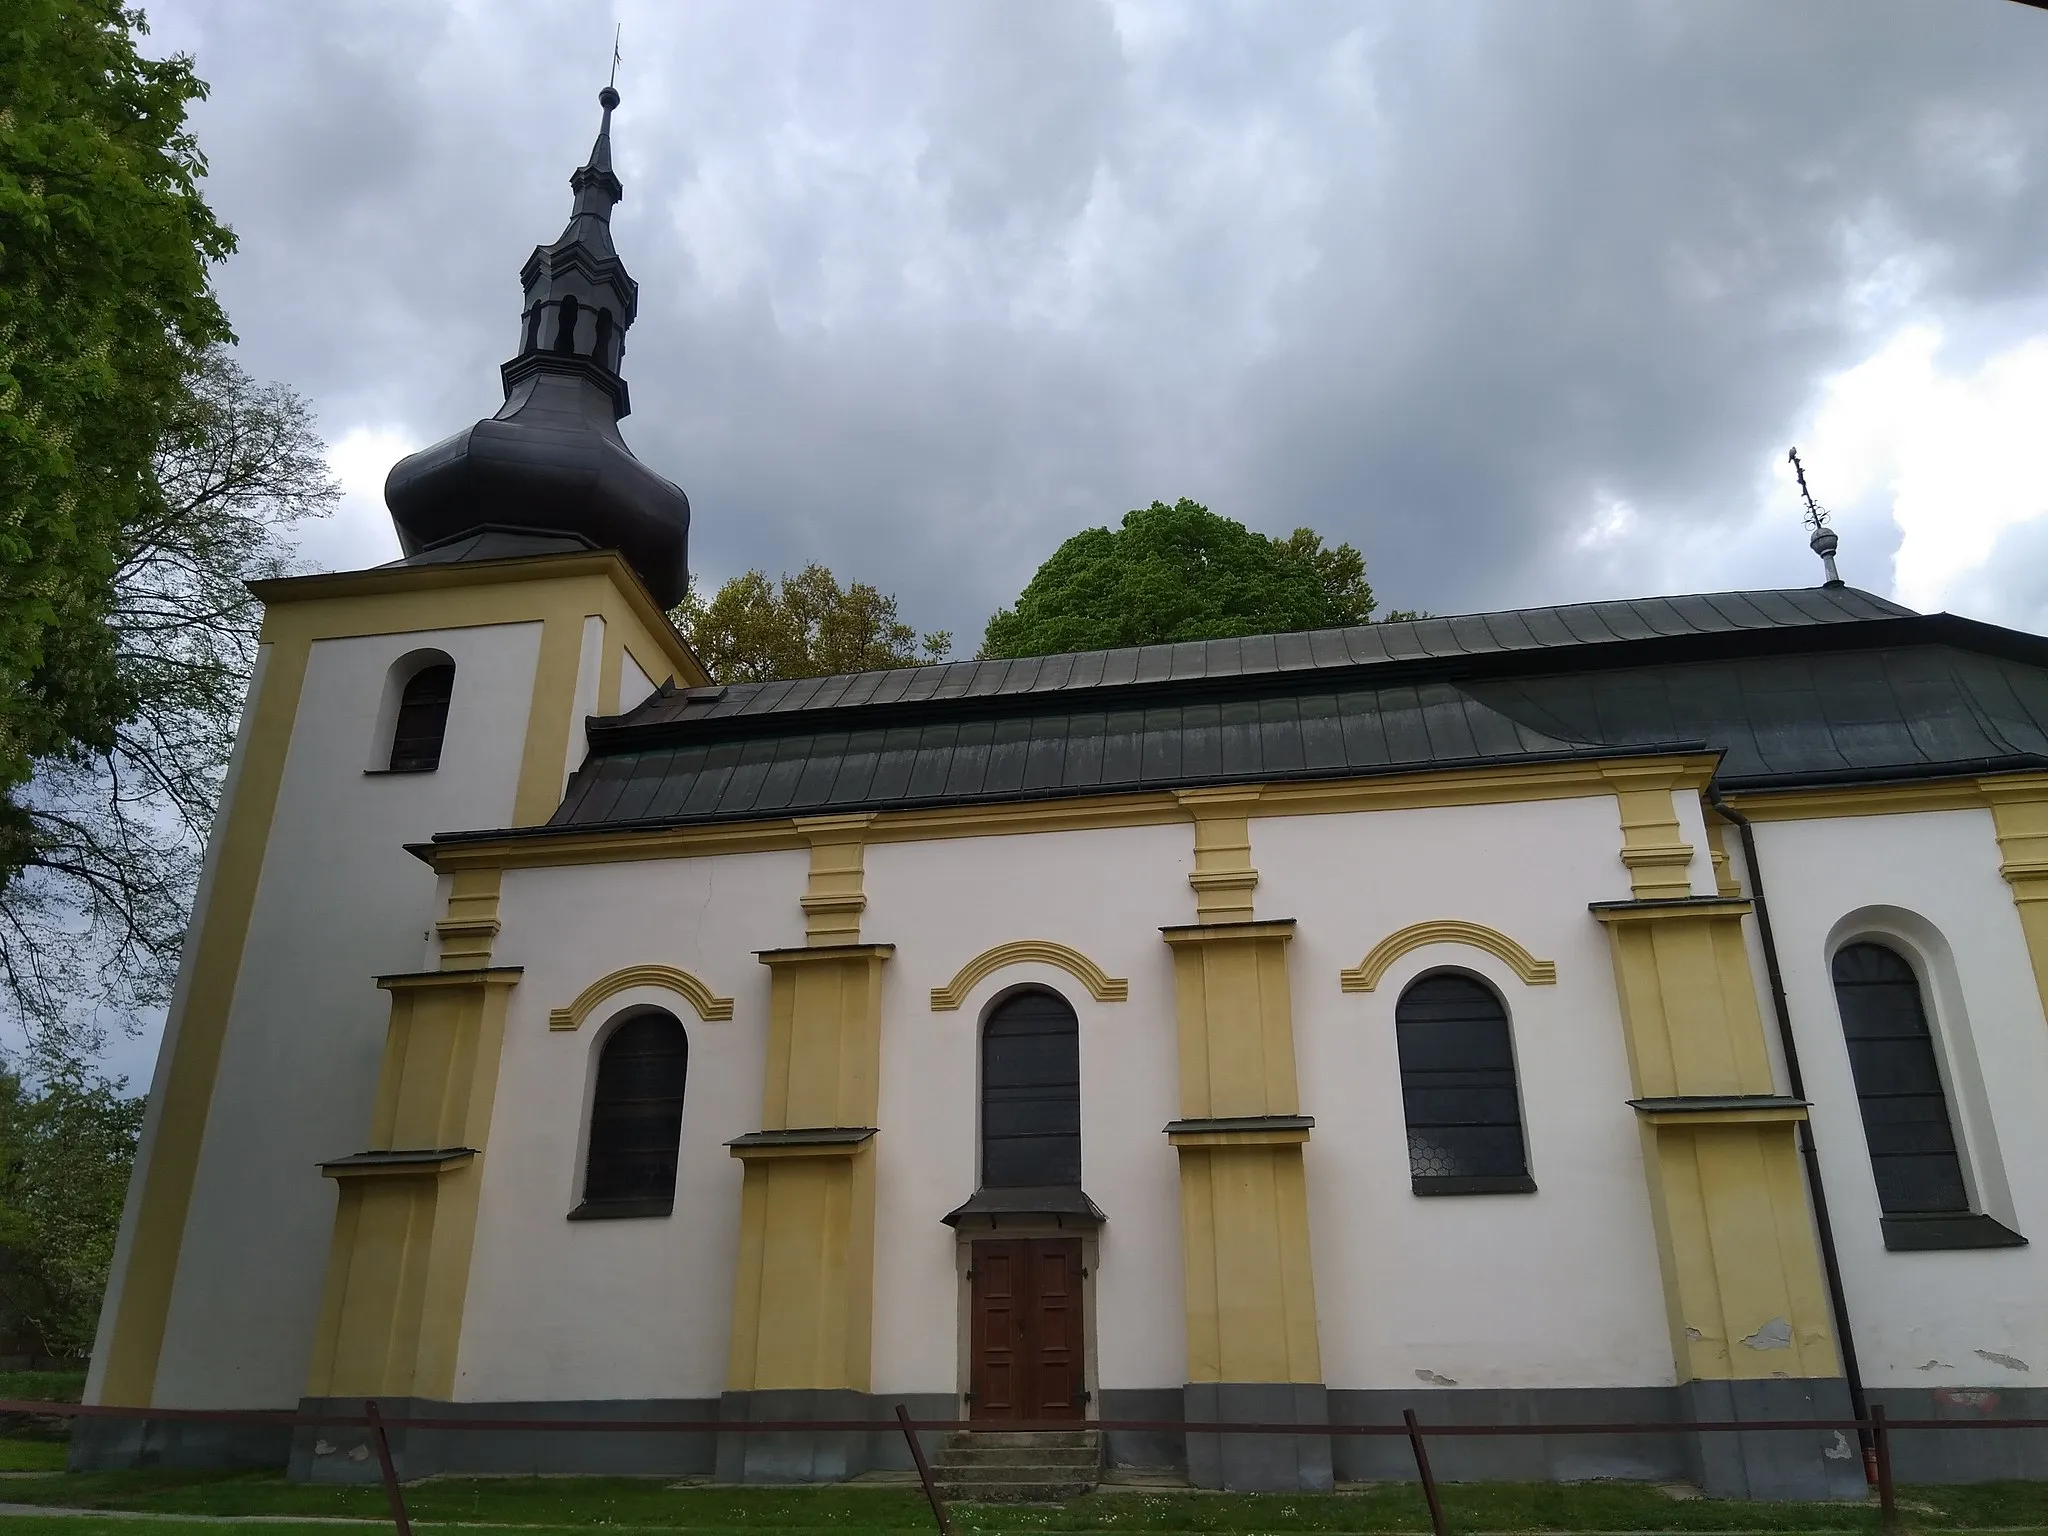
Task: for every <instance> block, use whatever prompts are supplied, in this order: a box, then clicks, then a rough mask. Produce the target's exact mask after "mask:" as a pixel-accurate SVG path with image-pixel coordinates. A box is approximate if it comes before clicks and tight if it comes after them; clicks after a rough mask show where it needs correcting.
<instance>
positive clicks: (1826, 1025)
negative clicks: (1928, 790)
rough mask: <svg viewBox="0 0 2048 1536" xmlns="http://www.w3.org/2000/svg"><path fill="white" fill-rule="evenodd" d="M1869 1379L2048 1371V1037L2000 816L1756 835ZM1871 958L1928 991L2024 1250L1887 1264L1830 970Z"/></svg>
mask: <svg viewBox="0 0 2048 1536" xmlns="http://www.w3.org/2000/svg"><path fill="white" fill-rule="evenodd" d="M1756 836H1757V854H1758V858H1759V860H1760V862H1761V863H1762V865H1763V873H1764V882H1765V892H1766V895H1767V897H1768V899H1769V901H1770V907H1771V914H1772V920H1773V924H1774V926H1775V929H1776V934H1777V941H1778V952H1779V956H1780V960H1781V963H1782V964H1783V966H1784V971H1785V988H1786V995H1787V998H1788V1000H1789V1002H1790V1004H1791V1010H1792V1021H1793V1028H1794V1031H1795V1034H1796V1037H1797V1039H1798V1042H1799V1056H1800V1064H1801V1066H1802V1067H1803V1068H1804V1072H1805V1079H1806V1091H1807V1095H1808V1097H1809V1098H1811V1099H1812V1101H1813V1110H1812V1125H1813V1133H1814V1137H1815V1142H1816V1145H1817V1147H1818V1149H1819V1153H1820V1160H1821V1168H1822V1172H1823V1176H1824V1178H1825V1180H1826V1183H1827V1189H1828V1200H1829V1206H1830V1211H1831V1214H1832V1216H1833V1224H1834V1232H1835V1244H1836V1247H1837V1250H1838V1251H1839V1253H1840V1254H1841V1262H1842V1270H1843V1280H1844V1284H1845V1286H1846V1288H1847V1291H1848V1297H1849V1308H1850V1314H1851V1316H1852V1317H1853V1318H1854V1319H1855V1325H1856V1342H1857V1346H1858V1349H1859V1351H1860V1354H1861V1360H1862V1366H1863V1374H1864V1378H1865V1380H1866V1381H1867V1382H1868V1384H1869V1385H1870V1387H1871V1388H1872V1389H1881V1388H1885V1387H1992V1388H1998V1387H2024V1386H2031V1385H2035V1384H2036V1383H2037V1382H2038V1381H2039V1379H2040V1376H2041V1373H2042V1372H2044V1371H2048V1247H2044V1239H2048V1116H2044V1115H2043V1114H2042V1112H2041V1101H2042V1087H2043V1085H2044V1084H2048V1020H2044V1019H2043V1016H2042V1007H2041V995H2040V992H2039V990H2038V989H2037V987H2036V984H2035V980H2034V973H2033V967H2032V963H2031V961H2030V959H2029V956H2028V953H2027V944H2026V938H2025V936H2024V934H2023V933H2022V931H2021V928H2020V922H2019V915H2018V911H2017V909H2016V908H2015V906H2014V905H2013V900H2012V892H2011V889H2010V888H2009V887H2008V886H2007V885H2006V883H2005V881H2004V880H2003V879H2002V878H2001V877H2000V875H1999V849H1998V843H1997V841H1996V838H1995V836H1994V832H1993V827H1992V819H1991V813H1990V812H1989V811H1984V810H1955V811H1935V812H1921V813H1917V814H1907V815H1893V816H1848V817H1841V818H1836V819H1831V820H1826V821H1788V822H1769V823H1765V824H1762V825H1759V826H1758V827H1757V829H1756ZM1858 939H1877V940H1879V941H1880V942H1882V943H1885V944H1887V945H1888V946H1890V947H1891V948H1893V949H1894V950H1896V951H1898V952H1899V953H1900V954H1902V955H1904V956H1905V957H1906V958H1907V960H1908V961H1909V962H1910V963H1911V964H1912V965H1913V966H1914V968H1915V970H1916V971H1918V972H1919V974H1920V979H1921V992H1922V997H1923V999H1924V1000H1925V1002H1926V1004H1927V1007H1928V1011H1929V1014H1930V1019H1929V1023H1930V1024H1931V1026H1932V1029H1933V1033H1934V1036H1935V1041H1936V1047H1937V1058H1938V1060H1939V1062H1940V1064H1941V1067H1942V1069H1943V1075H1944V1078H1945V1086H1946V1087H1947V1088H1948V1092H1949V1105H1950V1113H1951V1115H1952V1116H1953V1117H1954V1119H1955V1122H1956V1128H1957V1132H1958V1136H1957V1139H1958V1141H1959V1142H1960V1143H1961V1146H1962V1148H1963V1165H1964V1174H1965V1178H1966V1179H1967V1180H1968V1181H1969V1183H1970V1185H1971V1190H1972V1194H1973V1196H1974V1201H1973V1204H1974V1207H1975V1209H1977V1210H1980V1211H1983V1212H1984V1213H1985V1214H1987V1215H1990V1216H1993V1217H1996V1218H1997V1219H1998V1220H1999V1221H2001V1222H2003V1223H2004V1224H2005V1225H2007V1226H2008V1227H2011V1228H2012V1229H2013V1230H2015V1231H2017V1232H2020V1233H2021V1234H2023V1235H2025V1236H2026V1237H2028V1238H2030V1239H2032V1240H2033V1241H2032V1243H2031V1245H2030V1246H2028V1247H2025V1248H1993V1249H1976V1250H1967V1249H1966V1250H1960V1251H1950V1252H1935V1253H1898V1252H1889V1251H1887V1250H1886V1248H1885V1246H1884V1242H1883V1237H1882V1234H1881V1230H1880V1227H1879V1211H1878V1203H1877V1190H1876V1185H1875V1184H1874V1182H1873V1180H1872V1177H1871V1172H1870V1159H1869V1155H1868V1151H1867V1149H1866V1146H1865V1142H1864V1138H1863V1124H1862V1119H1861V1116H1860V1113H1859V1111H1858V1108H1857V1101H1856V1088H1855V1083H1854V1081H1853V1080H1852V1078H1851V1076H1850V1072H1849V1058H1848V1051H1847V1048H1846V1046H1845V1045H1844V1043H1843V1037H1842V1026H1841V1016H1840V1014H1839V1013H1838V1012H1837V1010H1836V1006H1835V998H1834V989H1833V984H1832V981H1831V979H1830V972H1829V964H1830V962H1831V961H1832V959H1833V956H1834V953H1835V951H1836V950H1837V949H1839V948H1840V947H1841V946H1842V945H1844V944H1847V943H1852V942H1854V941H1855V940H1858Z"/></svg>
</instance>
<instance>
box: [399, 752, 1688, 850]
mask: <svg viewBox="0 0 2048 1536" xmlns="http://www.w3.org/2000/svg"><path fill="white" fill-rule="evenodd" d="M1714 763H1715V759H1714V758H1713V757H1711V756H1700V757H1693V756H1684V757H1673V758H1666V757H1653V758H1617V759H1609V760H1605V761H1603V762H1596V763H1576V762H1575V763H1534V764H1528V765H1524V766H1521V767H1517V768H1461V769H1447V770H1441V771H1434V772H1429V773H1414V774H1400V775H1389V776H1388V777H1386V778H1371V779H1333V780H1316V781H1313V782H1305V783H1304V782H1295V781H1287V782H1280V783H1269V784H1261V785H1251V786H1246V787H1245V789H1244V790H1242V791H1239V793H1246V794H1249V793H1251V792H1252V791H1254V790H1255V791H1256V792H1257V796H1258V799H1257V809H1258V814H1259V816H1260V817H1261V818H1264V817H1267V816H1319V815H1347V814H1351V813H1355V812H1364V811H1389V810H1420V809H1431V808H1438V807H1443V806H1456V805H1509V804H1522V803H1527V802H1533V801H1545V800H1575V799H1585V798H1588V797H1592V796H1596V795H1607V794H1611V793H1612V792H1613V785H1612V784H1611V783H1610V782H1609V780H1608V777H1607V774H1608V772H1609V771H1610V770H1613V769H1615V768H1626V767H1629V766H1631V765H1636V764H1641V765H1644V766H1646V767H1655V768H1656V769H1658V770H1659V771H1661V772H1664V773H1667V774H1671V775H1674V776H1675V779H1674V782H1676V783H1677V784H1679V785H1680V786H1681V787H1691V788H1695V789H1697V788H1699V787H1701V786H1703V785H1705V783H1706V782H1707V780H1708V779H1709V778H1710V777H1711V776H1712V773H1713V768H1714ZM1189 793H1192V792H1189ZM810 819H811V818H793V817H775V818H770V819H764V820H761V821H748V822H721V823H716V824H709V825H695V826H683V827H668V828H662V829H660V830H655V831H649V830H646V829H617V830H614V829H607V828H593V829H591V830H588V831H580V832H565V833H561V834H559V835H550V836H546V837H505V838H478V839H475V840H473V841H464V842H459V843H443V844H439V845H437V846H436V847H435V848H434V849H433V850H432V853H431V855H430V857H431V858H432V860H433V863H434V866H435V868H437V869H442V870H449V869H462V868H471V867H478V868H481V867H494V868H503V869H524V868H547V867H558V866H562V865H582V864H608V863H620V862H632V861H635V860H641V859H687V858H707V857H712V856H715V855H719V854H733V853H767V852H777V851H787V850H791V849H807V848H809V847H811V846H812V836H811V834H810V833H808V832H806V831H805V830H804V822H805V821H808V820H810ZM821 819H837V818H821ZM1192 819H1194V817H1193V814H1192V813H1191V811H1190V810H1189V808H1188V807H1187V806H1186V805H1184V804H1183V803H1182V800H1181V798H1180V797H1179V796H1177V795H1175V794H1174V793H1173V792H1171V791H1166V790H1161V791H1156V792H1153V791H1145V792H1140V793H1137V794H1129V795H1097V796H1076V797H1075V798H1073V799H1058V800H1028V801H1006V802H1002V803H998V804H992V805H969V806H947V807H943V808H935V809H932V810H906V811H879V812H875V813H873V815H872V817H871V818H870V819H869V821H868V824H867V826H866V827H865V828H864V829H863V831H862V834H861V841H862V842H863V843H865V844H869V845H872V844H876V843H913V842H942V841H946V840H949V839H952V838H961V837H1014V836H1019V835H1023V834H1038V833H1048V832H1086V831H1098V830H1101V829H1103V828H1106V827H1157V826H1170V825H1173V824H1175V823H1181V824H1185V823H1187V822H1189V821H1190V820H1192Z"/></svg>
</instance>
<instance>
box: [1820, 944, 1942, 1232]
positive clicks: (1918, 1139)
mask: <svg viewBox="0 0 2048 1536" xmlns="http://www.w3.org/2000/svg"><path fill="white" fill-rule="evenodd" d="M1834 977H1835V999H1836V1001H1837V1003H1838V1004H1839V1006H1840V1007H1841V1010H1842V1032H1843V1033H1844V1034H1845V1035H1846V1036H1847V1037H1848V1042H1849V1069H1850V1071H1851V1072H1852V1073H1853V1074H1854V1076H1855V1079H1856V1099H1857V1102H1858V1103H1859V1104H1860V1105H1861V1106H1862V1109H1863V1136H1864V1139H1865V1140H1866V1141H1867V1142H1868V1143H1869V1145H1870V1170H1871V1172H1872V1173H1873V1174H1874V1175H1875V1176H1876V1179H1877V1199H1878V1204H1879V1205H1881V1206H1882V1207H1883V1208H1884V1213H1885V1215H1887V1216H1916V1215H1929V1214H1934V1213H1942V1212H1964V1211H1968V1210H1969V1208H1970V1195H1969V1190H1968V1187H1967V1186H1966V1185H1965V1184H1964V1182H1963V1162H1962V1157H1961V1154H1960V1152H1959V1151H1958V1149H1957V1147H1956V1133H1955V1122H1954V1120H1953V1119H1952V1118H1951V1117H1950V1115H1949V1108H1948V1094H1947V1093H1946V1092H1945V1091H1944V1090H1943V1088H1942V1085H1941V1069H1940V1067H1939V1066H1938V1065H1937V1064H1936V1061H1935V1056H1934V1035H1933V1032H1932V1031H1931V1030H1929V1029H1928V1027H1927V1008H1926V1005H1925V1004H1924V1002H1923V1001H1922V999H1921V996H1920V978H1919V977H1918V976H1917V975H1915V974H1914V972H1913V967H1912V966H1910V965H1908V964H1907V963H1906V960H1905V958H1904V957H1903V956H1902V955H1900V954H1899V953H1898V952H1897V951H1896V950H1892V949H1888V948H1886V947H1885V946H1884V945H1882V944H1867V943H1866V944H1845V945H1844V946H1843V947H1842V948H1841V949H1840V950H1839V951H1837V952H1836V954H1835V964H1834Z"/></svg>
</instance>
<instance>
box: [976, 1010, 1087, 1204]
mask: <svg viewBox="0 0 2048 1536" xmlns="http://www.w3.org/2000/svg"><path fill="white" fill-rule="evenodd" d="M1080 1184H1081V1026H1080V1020H1079V1019H1077V1018H1076V1017H1075V1015H1074V1008H1073V1005H1072V1004H1071V1003H1069V1002H1068V1001H1067V1000H1066V999H1065V998H1064V997H1061V996H1060V995H1059V993H1057V992H1054V991H1051V990H1050V989H1048V988H1045V987H1021V988H1019V989H1018V990H1017V991H1015V992H1012V993H1010V994H1009V996H1007V997H1005V998H1003V999H1002V1000H1001V1001H1000V1002H998V1003H997V1004H996V1005H995V1007H993V1008H991V1009H990V1010H989V1014H988V1018H987V1021H986V1022H985V1023H984V1024H983V1025H982V1035H981V1185H982V1187H983V1188H984V1189H1054V1188H1069V1189H1078V1188H1079V1187H1080Z"/></svg>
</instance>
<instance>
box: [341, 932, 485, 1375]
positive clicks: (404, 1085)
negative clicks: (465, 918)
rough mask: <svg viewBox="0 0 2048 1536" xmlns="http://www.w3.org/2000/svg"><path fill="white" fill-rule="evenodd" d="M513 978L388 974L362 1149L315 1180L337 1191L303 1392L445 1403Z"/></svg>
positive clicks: (479, 973)
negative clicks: (380, 1060)
mask: <svg viewBox="0 0 2048 1536" xmlns="http://www.w3.org/2000/svg"><path fill="white" fill-rule="evenodd" d="M518 979H519V971H518V970H517V969H516V968H499V969H480V968H479V969H468V970H440V971H425V972H421V973H418V974H415V975H408V976H386V977H383V978H381V979H380V980H379V982H378V985H379V986H381V987H383V988H384V989H385V990H386V991H388V992H389V993H390V994H391V1027H390V1032H389V1034H388V1035H387V1036H386V1039H385V1046H384V1066H383V1070H382V1072H381V1074H380V1075H379V1078H378V1083H377V1106H376V1111H375V1114H374V1116H373V1119H372V1124H371V1132H370V1150H369V1151H367V1152H362V1153H358V1154H356V1155H355V1156H353V1157H347V1158H341V1159H338V1160H336V1161H335V1162H332V1163H329V1164H327V1165H326V1167H325V1169H324V1170H323V1171H324V1172H326V1173H327V1174H328V1176H329V1177H331V1178H333V1179H335V1180H336V1181H337V1183H338V1185H339V1190H340V1197H339V1201H338V1203H337V1205H336V1209H335V1217H334V1243H333V1246H332V1248H331V1249H330V1251H329V1255H328V1265H327V1286H326V1293H325V1296H324V1299H323V1301H322V1304H321V1310H320V1324H319V1330H318V1333H317V1334H316V1336H315V1342H314V1350H313V1363H312V1369H311V1372H310V1373H309V1380H308V1383H307V1388H306V1390H307V1392H308V1393H309V1394H310V1395H311V1396H314V1397H359V1396H391V1397H407V1396H413V1397H440V1398H445V1397H448V1396H450V1395H451V1394H452V1392H453V1390H454V1386H455V1355H456V1348H457V1345H458V1343H459V1342H460V1339H461V1334H462V1308H463V1298H464V1296H465V1294H466V1293H467V1291H468V1288H469V1259H470V1250H471V1248H472V1246H473V1244H474V1242H475V1238H476V1207H477V1195H478V1192H479V1189H480V1187H481V1182H482V1177H483V1169H482V1166H481V1162H480V1158H481V1156H482V1154H483V1152H484V1150H485V1147H486V1144H487V1143H488V1141H489V1139H490V1128H491V1109H492V1104H493V1102H494V1100H495V1099H496V1096H497V1080H498V1061H499V1056H500V1047H501V1046H502V1043H503V1040H504V1032H505V1012H506V1004H507V1000H508V998H509V996H510V992H511V988H512V987H513V986H514V985H515V984H516V983H517V982H518Z"/></svg>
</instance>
